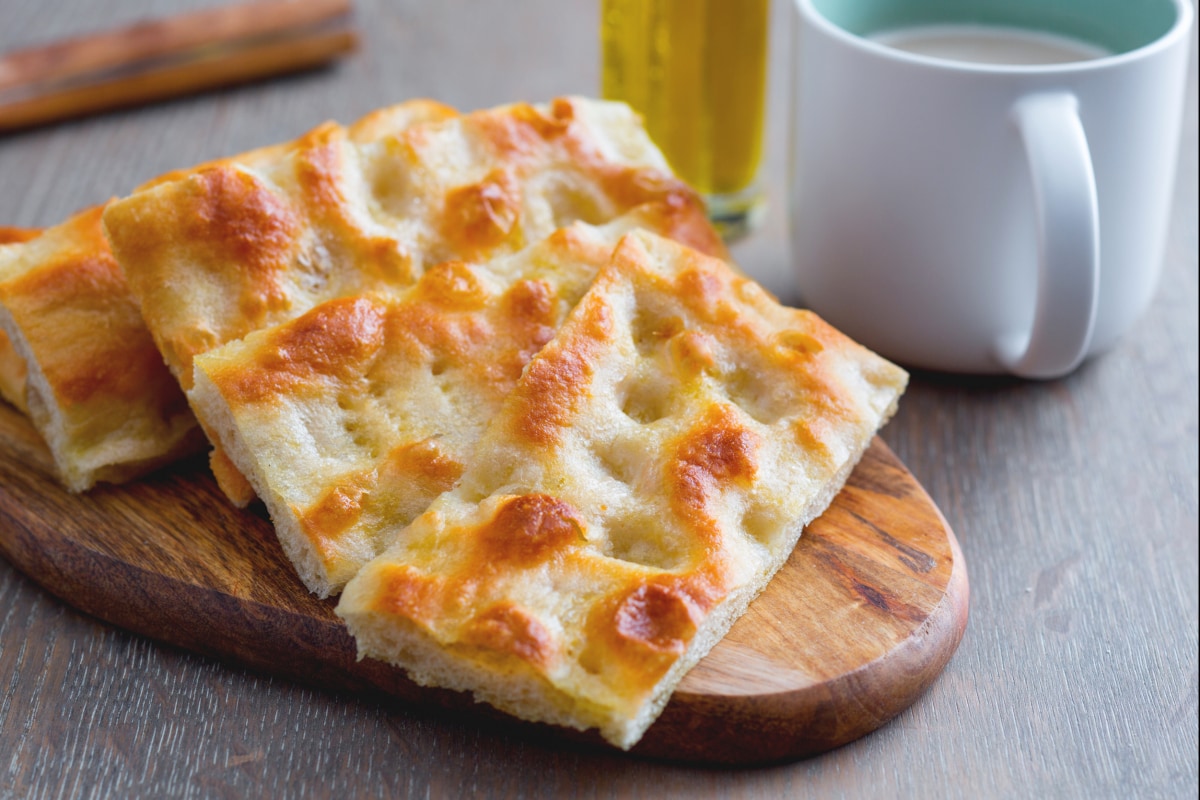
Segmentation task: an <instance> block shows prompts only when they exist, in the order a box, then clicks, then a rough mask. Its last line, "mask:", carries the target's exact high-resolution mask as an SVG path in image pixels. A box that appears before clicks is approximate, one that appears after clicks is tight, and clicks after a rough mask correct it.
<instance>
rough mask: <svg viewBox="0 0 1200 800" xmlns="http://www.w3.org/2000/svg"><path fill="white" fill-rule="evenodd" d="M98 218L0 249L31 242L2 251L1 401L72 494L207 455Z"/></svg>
mask: <svg viewBox="0 0 1200 800" xmlns="http://www.w3.org/2000/svg"><path fill="white" fill-rule="evenodd" d="M455 113H457V112H454V111H453V110H452V109H450V108H448V107H446V106H443V105H441V104H440V103H433V102H430V101H412V102H409V103H402V104H399V105H397V106H393V107H390V108H385V109H380V110H379V111H376V112H374V113H372V114H370V115H368V116H367V117H364V118H363V119H362V120H360V121H358V122H357V123H355V124H354V125H353V126H351V127H350V129H349V130H348V133H347V135H348V136H349V138H351V139H353V140H355V141H361V140H366V139H377V138H379V137H381V136H385V135H388V134H390V133H394V132H396V131H398V130H402V129H403V128H405V127H407V126H409V125H413V124H416V123H419V122H428V121H433V120H440V119H446V118H449V117H450V116H453V115H454V114H455ZM292 146H293V143H286V144H283V145H272V146H269V147H264V148H261V149H259V150H254V151H251V152H249V153H245V154H242V155H241V156H239V157H238V163H242V164H249V165H254V164H259V163H266V162H272V161H277V160H278V159H280V158H283V157H285V156H286V154H287V152H289V149H290V148H291V147H292ZM228 163H230V162H229V160H228V159H224V160H219V161H214V162H210V163H209V164H208V165H206V167H208V168H218V167H221V166H224V165H227V164H228ZM181 174H185V173H174V174H169V175H166V176H162V177H159V178H156V179H155V180H153V181H150V182H149V183H148V184H147V185H146V186H154V185H158V184H161V183H166V182H170V181H172V180H174V179H177V178H178V176H179V175H181ZM103 212H104V207H103V206H100V207H96V208H92V209H89V210H87V211H84V212H82V213H80V214H79V215H77V216H75V217H73V218H72V219H70V220H68V221H67V222H65V223H63V224H62V225H58V226H55V227H53V228H50V229H48V230H47V231H46V232H45V234H44V235H41V236H37V237H36V238H35V237H34V235H33V234H35V233H37V232H36V231H28V230H22V229H11V228H0V242H3V241H9V242H24V243H23V244H9V245H6V246H0V323H2V324H3V326H4V330H5V331H7V334H4V335H3V338H0V391H2V392H3V394H4V396H5V398H6V399H9V400H10V402H13V404H14V405H16V406H17V407H19V408H22V410H26V411H27V412H28V413H29V414H30V417H31V419H32V420H33V423H34V425H35V427H37V429H38V431H39V432H40V433H41V434H42V436H43V437H44V438H45V440H46V441H47V443H48V444H49V446H50V450H51V453H52V454H53V456H54V460H55V464H56V467H57V469H58V472H59V474H60V477H61V478H62V481H63V483H64V484H65V485H66V486H67V488H69V489H71V490H72V491H83V490H86V489H88V488H90V487H91V486H92V485H94V484H95V483H96V482H98V481H108V482H121V481H125V480H129V479H130V478H133V477H136V476H138V475H141V474H143V473H145V472H146V471H147V470H149V469H152V468H153V467H155V466H158V465H160V464H163V463H166V462H169V461H172V460H174V459H175V458H177V457H179V456H180V455H183V454H186V453H189V452H193V451H198V450H200V449H202V448H203V446H204V436H203V435H202V434H200V432H199V430H198V429H197V428H196V424H195V419H194V418H193V416H192V413H191V411H190V410H189V409H188V408H187V403H186V399H185V398H184V395H183V393H182V392H181V391H180V388H179V385H178V383H177V382H176V380H175V379H174V378H173V377H172V376H171V373H170V371H169V370H168V369H167V367H166V366H165V365H164V364H163V359H162V356H161V354H160V353H159V351H158V349H157V347H156V345H155V342H154V340H153V338H152V337H151V334H150V332H149V330H147V328H146V326H145V324H144V322H143V319H142V315H141V312H140V310H139V307H138V304H137V302H136V300H135V299H134V296H133V295H132V294H131V293H130V291H129V286H128V283H127V281H126V278H125V275H124V273H123V272H122V271H121V269H120V268H119V266H118V265H117V262H116V260H115V259H114V257H113V254H112V251H111V249H110V247H109V244H108V241H107V240H106V239H105V236H104V232H103V229H102V227H101V218H102V214H103ZM27 361H28V362H29V364H31V365H32V366H33V371H32V374H31V375H29V377H28V382H29V387H28V389H27V388H26V380H27V377H26V370H27V364H26V362H27ZM27 398H28V407H26V405H25V401H26V399H27Z"/></svg>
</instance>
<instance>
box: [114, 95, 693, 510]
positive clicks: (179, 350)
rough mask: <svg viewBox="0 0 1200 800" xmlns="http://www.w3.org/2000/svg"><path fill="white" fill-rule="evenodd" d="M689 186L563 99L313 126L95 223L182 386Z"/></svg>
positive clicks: (235, 493)
mask: <svg viewBox="0 0 1200 800" xmlns="http://www.w3.org/2000/svg"><path fill="white" fill-rule="evenodd" d="M694 197H695V195H694V193H693V192H692V191H691V190H690V189H689V188H688V187H687V186H686V185H684V184H683V183H681V182H680V181H678V180H677V179H675V178H674V177H673V176H672V175H671V173H670V172H669V170H668V168H667V166H666V163H665V161H664V160H663V158H662V155H661V154H660V153H659V152H658V150H657V149H656V148H655V147H654V145H653V144H652V143H651V142H650V140H649V138H648V137H647V136H646V134H645V131H644V130H643V129H642V127H641V124H640V121H639V119H638V118H637V116H636V115H635V114H634V113H633V112H632V111H631V110H630V109H629V108H628V107H627V106H625V105H623V104H617V103H606V102H601V101H590V100H583V99H576V98H567V99H559V100H555V101H552V102H551V103H548V104H545V105H539V106H533V105H528V104H515V105H509V106H503V107H500V108H496V109H491V110H486V111H479V112H474V113H471V114H466V115H462V116H457V117H452V118H450V119H446V120H443V121H440V122H430V123H428V124H422V125H413V126H411V127H409V128H406V129H405V130H403V131H401V132H399V133H395V134H394V135H388V136H384V137H382V138H379V139H377V140H373V141H367V142H359V141H354V140H353V139H352V138H351V137H348V136H347V134H346V132H345V131H344V130H343V129H341V128H339V127H338V126H323V127H322V128H319V129H317V130H316V131H314V132H313V133H312V134H309V135H308V136H307V137H304V138H303V139H302V140H300V141H298V142H296V143H295V144H294V145H293V146H291V147H290V148H288V149H287V150H286V152H285V153H284V154H283V155H282V156H281V157H280V158H278V159H275V160H273V161H269V163H259V164H256V165H254V166H253V167H252V168H251V167H247V166H244V165H239V164H237V163H236V159H233V160H232V162H231V163H226V164H222V165H218V166H216V167H210V168H207V169H203V170H198V171H195V172H193V173H189V174H184V175H181V176H177V179H176V180H173V181H169V182H163V183H159V184H158V185H156V186H153V187H152V188H150V189H148V190H146V191H142V192H138V193H136V194H134V195H132V196H131V197H129V198H126V199H124V200H122V201H119V202H117V203H116V204H114V205H113V206H112V207H111V208H110V209H109V210H108V212H107V213H106V214H105V219H104V221H105V226H106V230H107V232H108V235H109V238H110V240H111V242H112V245H113V249H114V252H115V253H116V255H117V258H118V260H119V262H120V263H121V266H122V268H123V269H124V270H125V274H126V276H127V277H128V279H129V283H130V286H131V287H132V290H133V293H134V295H135V296H136V297H137V298H138V301H139V303H140V305H141V308H142V313H143V316H144V317H145V320H146V323H147V325H148V327H149V328H150V331H151V333H152V334H153V336H154V339H155V341H156V342H157V344H158V346H159V349H160V350H161V351H162V353H163V357H164V358H165V359H166V361H167V364H168V365H169V366H170V367H171V370H172V372H173V373H174V374H175V376H176V378H177V379H178V380H179V382H180V384H181V385H182V386H183V387H184V389H185V390H186V389H190V388H191V386H192V382H193V375H192V362H193V360H194V358H195V357H196V356H197V355H199V354H201V353H205V352H208V351H209V350H212V349H214V348H215V347H217V346H219V345H221V344H224V343H226V342H230V341H234V340H237V339H241V338H243V337H245V336H246V335H247V334H248V333H250V332H252V331H254V330H259V329H262V328H266V327H269V326H272V325H276V324H279V323H282V322H286V321H289V320H292V319H295V318H296V317H298V316H300V315H301V314H303V313H305V312H306V311H308V310H309V309H311V308H312V307H314V306H315V305H317V304H319V303H322V302H325V301H327V300H332V299H336V298H340V297H348V296H354V295H358V294H362V293H364V292H371V291H376V290H379V289H381V288H383V287H396V286H400V287H403V286H408V285H411V284H413V283H415V282H416V281H417V280H418V279H419V278H420V276H421V275H422V274H423V273H424V271H425V270H426V268H427V267H430V266H433V265H436V264H439V263H442V262H445V261H456V260H457V261H470V262H475V263H478V262H483V261H487V260H489V259H491V258H495V257H499V256H503V255H507V254H511V253H514V252H517V251H519V250H521V249H523V248H524V247H526V246H529V245H531V244H534V243H536V242H538V241H541V240H542V239H544V238H545V237H546V236H549V235H550V234H551V233H552V232H554V231H555V230H557V229H558V228H561V227H564V226H565V225H567V224H569V223H570V222H573V221H575V220H581V221H584V222H588V223H592V224H602V223H604V222H607V221H609V220H612V219H615V218H616V217H618V216H620V215H622V214H623V213H625V212H627V211H629V210H631V209H634V208H636V207H638V206H641V205H644V204H646V203H677V204H678V203H684V204H686V203H691V202H694V200H693V198H694ZM201 423H202V424H204V425H206V426H207V422H206V421H205V420H204V419H201ZM208 430H209V431H210V433H211V428H208ZM210 438H212V439H214V440H216V439H217V437H216V436H215V434H214V435H212V436H210ZM214 444H217V442H216V441H214ZM213 464H214V471H215V472H217V476H218V479H219V480H220V481H221V483H222V488H225V489H226V491H227V494H229V495H230V497H231V499H233V500H235V502H239V503H244V502H245V501H247V500H248V499H249V496H250V495H251V493H250V492H249V491H247V490H248V489H249V486H248V484H245V482H244V480H242V482H241V488H240V489H239V488H238V485H237V484H238V477H240V476H239V473H238V472H237V470H236V468H234V467H233V465H232V463H231V462H229V461H228V458H227V457H226V456H224V455H223V449H222V448H221V447H220V446H219V445H218V446H217V447H216V455H215V456H214V460H213Z"/></svg>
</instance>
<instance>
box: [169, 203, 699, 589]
mask: <svg viewBox="0 0 1200 800" xmlns="http://www.w3.org/2000/svg"><path fill="white" fill-rule="evenodd" d="M651 211H652V207H643V208H642V209H641V210H639V212H635V213H631V214H629V215H626V216H625V217H622V218H619V219H618V220H616V221H614V222H611V223H609V224H608V225H605V226H602V227H592V226H589V225H586V224H584V223H576V224H575V225H573V226H571V227H568V228H563V229H560V230H558V231H556V232H555V233H554V234H552V235H551V236H550V237H549V238H547V239H545V240H544V241H542V242H541V243H539V244H537V245H534V246H533V247H529V248H526V249H525V250H522V251H521V252H519V253H517V254H515V255H512V256H508V257H505V258H500V259H495V260H493V261H491V262H488V263H486V264H482V265H478V264H469V263H466V262H462V261H447V262H443V263H442V264H439V265H437V266H435V267H431V268H429V269H428V270H426V272H425V274H424V275H422V277H421V279H420V280H419V281H418V282H417V283H416V284H415V285H414V286H412V287H410V288H409V289H406V290H400V291H398V292H396V293H394V294H391V295H374V296H372V295H360V296H356V297H350V298H342V299H338V300H331V301H328V302H326V303H323V304H321V305H319V306H316V307H315V308H313V309H312V310H310V311H309V312H308V313H306V314H304V315H302V316H300V317H299V318H297V319H296V320H293V321H291V322H287V323H283V324H281V325H277V326H274V327H271V328H268V329H265V330H262V331H256V332H254V333H252V334H250V335H249V336H247V337H246V338H245V339H242V340H239V341H236V342H230V343H229V344H226V345H224V346H222V347H219V348H217V349H215V350H211V351H209V352H208V353H205V354H202V355H199V356H197V357H196V359H195V362H194V363H195V370H194V377H195V383H194V385H193V387H192V389H191V390H190V392H189V399H190V400H191V403H192V406H193V407H194V408H195V409H196V411H197V413H198V414H199V415H200V416H201V417H202V418H203V419H204V420H206V424H207V427H208V429H209V430H210V431H213V432H214V433H215V434H216V436H217V438H218V441H219V442H220V443H221V445H222V448H223V450H224V452H225V453H227V454H228V455H229V457H230V459H231V460H232V462H233V464H234V465H235V466H236V467H237V468H238V470H239V471H240V472H241V473H242V474H243V475H245V476H246V477H247V478H248V480H249V482H250V484H251V486H252V487H253V489H254V491H255V492H256V494H257V495H258V496H259V497H260V498H261V499H262V500H263V502H264V503H265V505H266V506H267V509H268V511H269V512H270V514H271V518H272V520H273V521H274V523H275V527H276V531H277V533H278V536H279V539H280V542H281V544H282V545H283V548H284V551H285V552H286V553H287V555H288V557H289V558H290V559H291V561H292V563H293V564H294V565H295V567H296V570H297V572H298V573H299V575H300V577H301V579H302V580H303V581H304V583H305V585H306V586H308V588H309V589H310V590H311V591H313V592H315V593H317V594H319V595H321V596H323V597H324V596H327V595H329V594H331V593H336V592H338V591H340V590H341V588H342V586H343V585H345V583H346V581H348V580H349V579H350V578H351V577H353V575H354V574H355V573H356V572H357V571H358V570H359V569H360V568H361V567H362V565H363V564H365V563H367V561H369V560H370V559H372V558H374V557H375V556H377V555H379V553H380V552H381V551H382V550H383V548H384V547H385V545H387V544H388V543H389V542H390V539H391V536H393V535H394V534H395V532H396V531H397V530H398V529H399V528H401V527H403V526H404V525H407V524H408V523H409V522H411V521H412V520H413V519H414V518H415V517H416V516H417V515H418V514H420V513H421V512H422V511H424V510H425V508H426V507H427V506H428V505H429V503H430V502H431V501H432V500H433V499H434V498H435V497H437V496H438V495H439V494H441V493H442V492H444V491H446V490H447V489H450V488H451V487H452V486H453V485H454V484H455V483H456V482H457V481H458V478H459V477H460V476H461V475H462V472H463V469H464V468H465V465H466V463H468V462H469V460H470V456H471V453H472V451H473V449H474V446H475V443H476V441H478V439H479V436H480V434H481V432H482V430H483V428H484V426H485V425H486V424H487V422H488V420H489V419H491V417H492V415H493V414H495V413H496V411H497V410H498V409H499V407H500V403H501V402H502V401H503V399H504V397H505V396H506V395H507V394H508V393H509V392H510V391H511V390H512V388H513V386H515V385H516V382H517V379H518V378H519V377H520V375H521V371H522V369H523V368H524V367H525V365H526V364H527V363H528V361H529V359H530V358H532V357H533V356H534V354H536V353H537V352H538V350H539V349H541V347H542V346H543V345H544V344H545V343H546V342H547V341H548V340H549V339H550V337H552V336H553V335H554V333H555V331H557V329H558V328H559V326H560V325H561V324H562V322H563V320H564V319H565V318H566V315H567V313H568V312H569V311H570V309H571V308H572V307H573V306H574V305H575V303H576V302H577V301H578V300H579V298H580V297H581V296H582V295H583V293H584V292H585V291H586V289H587V287H588V286H589V285H590V283H591V282H592V280H593V279H594V278H595V277H596V274H597V273H598V272H599V271H600V269H601V268H602V267H603V266H604V265H605V264H606V263H607V262H608V261H609V259H610V258H611V256H612V252H613V248H614V247H615V245H616V243H617V242H618V241H619V239H620V237H621V235H623V234H624V233H626V232H628V231H630V230H633V229H635V228H638V227H641V226H650V227H657V228H667V229H670V228H671V227H672V225H671V224H670V220H673V219H674V218H675V214H674V213H673V212H671V211H670V210H669V209H667V210H666V213H665V214H662V215H659V216H655V215H653V214H651V213H649V212H651ZM697 213H699V212H697ZM701 216H702V215H701Z"/></svg>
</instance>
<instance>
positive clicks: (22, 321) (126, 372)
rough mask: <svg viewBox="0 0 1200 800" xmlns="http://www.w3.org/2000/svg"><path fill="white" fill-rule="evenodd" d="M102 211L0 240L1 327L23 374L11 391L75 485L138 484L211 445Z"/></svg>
mask: <svg viewBox="0 0 1200 800" xmlns="http://www.w3.org/2000/svg"><path fill="white" fill-rule="evenodd" d="M103 210H104V208H103V206H97V207H95V208H91V209H88V210H86V211H83V212H81V213H79V214H77V215H76V216H74V217H72V218H71V219H69V220H67V221H66V222H64V223H62V224H61V225H57V226H55V227H53V228H49V229H47V230H46V231H45V232H44V233H42V234H41V235H40V236H37V237H36V238H31V239H29V240H28V241H26V242H24V243H22V244H11V245H7V246H5V247H2V248H0V327H2V328H3V330H4V332H5V334H6V338H7V342H8V343H9V344H10V346H11V348H12V350H11V360H10V362H9V363H8V364H7V365H6V368H5V371H6V372H12V373H13V374H12V376H11V383H12V385H11V387H10V389H8V390H6V392H5V393H6V395H7V394H8V392H9V391H11V392H13V393H15V394H16V396H17V398H18V399H21V400H23V401H24V402H25V404H26V409H27V412H28V414H29V417H30V419H31V420H32V422H33V424H34V427H36V428H37V430H38V432H39V433H40V434H41V435H42V437H43V438H44V439H45V441H46V444H47V445H48V446H49V448H50V452H51V454H52V455H53V457H54V463H55V467H56V468H57V470H58V473H59V477H60V478H61V480H62V482H63V483H64V484H65V485H66V487H67V488H68V489H70V490H71V491H74V492H80V491H84V490H86V489H89V488H91V487H92V486H93V485H94V484H95V483H97V482H98V481H109V482H120V481H124V480H128V479H130V478H132V477H135V476H137V475H140V474H142V473H144V472H145V471H147V470H149V469H152V468H153V467H155V466H158V465H160V464H162V463H165V462H167V461H170V460H173V459H175V458H177V457H179V456H180V455H182V454H184V453H187V452H192V451H196V450H198V449H199V448H200V447H202V446H203V442H204V437H203V436H202V435H200V432H199V430H198V429H197V427H196V421H195V418H194V417H193V416H192V413H191V411H190V410H189V409H188V405H187V401H186V399H185V398H184V396H183V393H182V392H181V391H180V389H179V385H178V384H177V383H176V382H175V379H174V378H173V377H172V376H171V373H170V372H169V371H168V370H167V368H166V366H165V365H164V364H163V361H162V357H161V356H160V355H159V353H158V349H157V348H156V347H155V345H154V340H153V339H152V338H150V332H149V331H147V330H146V327H145V326H144V325H143V324H142V316H141V313H140V312H139V311H138V307H137V304H136V303H135V302H134V301H133V297H132V295H130V294H129V292H128V290H127V288H126V285H125V277H124V275H123V274H122V273H121V270H120V268H119V267H118V266H117V262H116V261H115V260H114V259H113V256H112V253H111V252H110V251H109V249H108V243H107V242H106V241H105V239H104V233H103V231H102V229H101V227H100V216H101V214H102V213H103ZM9 382H10V381H9V380H7V379H6V383H9Z"/></svg>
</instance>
